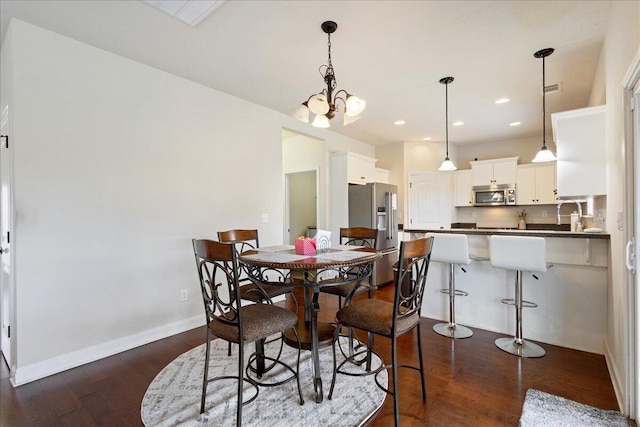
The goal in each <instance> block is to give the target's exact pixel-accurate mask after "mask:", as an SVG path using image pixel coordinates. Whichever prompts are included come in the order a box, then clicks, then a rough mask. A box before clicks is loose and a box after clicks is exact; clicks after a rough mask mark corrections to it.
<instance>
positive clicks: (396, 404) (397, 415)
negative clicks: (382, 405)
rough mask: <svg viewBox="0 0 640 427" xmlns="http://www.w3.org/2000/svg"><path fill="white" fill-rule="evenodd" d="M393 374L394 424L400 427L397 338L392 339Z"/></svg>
mask: <svg viewBox="0 0 640 427" xmlns="http://www.w3.org/2000/svg"><path fill="white" fill-rule="evenodd" d="M391 372H392V374H393V422H394V425H395V426H396V427H398V426H399V425H400V402H399V400H398V397H399V396H398V391H399V390H398V364H397V361H396V337H395V336H394V337H392V338H391Z"/></svg>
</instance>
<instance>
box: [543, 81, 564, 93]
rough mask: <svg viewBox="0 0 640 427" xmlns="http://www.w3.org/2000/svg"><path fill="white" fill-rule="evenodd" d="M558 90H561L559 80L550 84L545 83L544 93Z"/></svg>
mask: <svg viewBox="0 0 640 427" xmlns="http://www.w3.org/2000/svg"><path fill="white" fill-rule="evenodd" d="M560 91H562V84H561V83H560V82H558V83H554V84H551V85H547V86H545V87H544V93H546V94H550V93H556V92H560ZM541 92H542V91H541Z"/></svg>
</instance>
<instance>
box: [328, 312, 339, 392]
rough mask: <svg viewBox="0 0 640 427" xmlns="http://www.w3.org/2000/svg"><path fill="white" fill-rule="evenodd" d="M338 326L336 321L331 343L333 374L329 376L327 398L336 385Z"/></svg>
mask: <svg viewBox="0 0 640 427" xmlns="http://www.w3.org/2000/svg"><path fill="white" fill-rule="evenodd" d="M340 328H342V325H340V323H338V324H337V325H336V331H335V333H334V334H333V342H332V343H331V348H332V350H333V376H332V377H331V388H330V389H329V395H328V396H327V399H329V400H331V397H333V388H334V387H335V385H336V374H337V373H338V364H337V362H336V341H338V340H339V339H340Z"/></svg>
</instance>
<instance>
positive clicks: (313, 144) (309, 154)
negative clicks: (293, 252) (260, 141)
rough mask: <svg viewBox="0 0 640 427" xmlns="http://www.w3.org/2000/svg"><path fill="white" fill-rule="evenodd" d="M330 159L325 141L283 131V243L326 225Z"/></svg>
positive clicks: (312, 233)
mask: <svg viewBox="0 0 640 427" xmlns="http://www.w3.org/2000/svg"><path fill="white" fill-rule="evenodd" d="M327 159H328V154H327V151H326V148H325V142H324V140H322V139H318V138H314V137H312V136H309V135H304V134H301V133H299V132H295V131H292V130H289V129H283V130H282V173H283V185H284V197H285V199H284V201H285V206H284V224H283V238H282V242H283V243H285V244H287V243H289V244H293V241H294V240H295V239H296V238H298V237H300V236H306V235H308V234H311V235H312V236H315V230H314V229H313V228H315V227H317V228H319V229H325V228H326V203H325V200H326V198H327V197H326V191H327V190H326V188H327V183H326V182H327Z"/></svg>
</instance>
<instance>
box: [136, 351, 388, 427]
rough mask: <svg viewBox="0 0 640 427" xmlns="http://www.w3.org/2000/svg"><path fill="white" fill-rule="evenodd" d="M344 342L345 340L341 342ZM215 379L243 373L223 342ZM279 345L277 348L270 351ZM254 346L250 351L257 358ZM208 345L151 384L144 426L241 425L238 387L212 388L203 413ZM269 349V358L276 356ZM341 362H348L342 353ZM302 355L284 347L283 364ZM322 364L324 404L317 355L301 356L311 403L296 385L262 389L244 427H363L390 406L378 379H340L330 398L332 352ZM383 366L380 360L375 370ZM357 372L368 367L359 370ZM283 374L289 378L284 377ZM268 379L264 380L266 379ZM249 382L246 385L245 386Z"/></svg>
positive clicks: (214, 354) (245, 412)
mask: <svg viewBox="0 0 640 427" xmlns="http://www.w3.org/2000/svg"><path fill="white" fill-rule="evenodd" d="M341 339H343V340H344V338H341ZM211 344H212V345H211V362H210V366H209V377H210V378H212V377H215V376H220V375H236V374H237V354H238V352H237V346H234V347H233V353H232V355H231V356H230V357H229V356H227V343H226V341H222V340H220V339H217V340H214V341H212V343H211ZM273 345H276V344H275V343H272V344H268V346H273ZM253 349H254V347H253V344H247V345H246V346H245V360H246V359H247V358H248V355H247V353H251V352H252V351H253ZM204 352H205V345H204V344H203V345H201V346H199V347H196V348H194V349H192V350H189V351H188V352H186V353H184V354H182V355H180V356H179V357H178V358H176V359H175V360H174V361H173V362H171V363H170V364H169V365H167V366H166V367H165V368H164V369H163V370H162V371H161V372H160V373H159V374H158V375H157V376H156V378H154V380H153V381H152V382H151V384H150V385H149V388H148V389H147V392H146V393H145V395H144V398H143V399H142V409H141V415H142V422H143V423H144V425H145V426H147V427H159V426H161V427H163V426H197V427H204V426H216V427H218V426H235V419H236V408H237V407H236V402H237V382H236V381H235V380H221V381H214V382H211V383H209V386H208V387H207V403H206V407H205V409H206V411H205V413H204V414H200V397H201V393H202V373H203V369H204ZM272 352H273V348H267V349H266V354H273V353H272ZM336 354H337V358H338V363H340V361H342V360H344V357H343V356H342V354H341V352H340V350H339V349H337V348H336ZM296 356H297V350H294V349H292V348H290V347H288V346H286V345H285V346H284V350H283V355H282V359H283V360H284V361H285V362H286V363H288V364H290V365H291V366H294V367H295V358H296ZM320 364H321V371H322V379H323V388H324V395H325V398H324V401H323V402H322V403H319V404H318V403H315V400H314V396H315V395H314V393H313V374H312V372H313V365H312V360H311V353H310V352H309V351H304V350H303V351H302V353H301V355H300V386H301V387H302V395H303V397H304V400H305V403H304V405H302V406H300V404H299V401H298V390H297V386H296V382H295V380H293V381H290V382H288V383H286V384H284V385H281V386H278V387H261V388H260V392H259V394H258V398H257V399H256V400H254V401H253V402H251V403H249V404H247V405H245V406H244V407H243V408H242V425H243V426H260V427H266V426H293V425H296V426H332V427H333V426H349V427H352V426H359V425H361V424H363V423H364V422H365V421H366V420H367V419H369V418H370V417H371V416H372V415H373V414H374V413H375V412H376V411H377V410H378V409H379V408H380V407H381V406H382V404H383V403H384V399H385V397H386V393H385V392H384V391H382V390H380V388H378V387H377V386H376V384H375V381H374V378H373V376H365V377H352V376H346V375H338V377H337V379H336V388H335V391H334V393H333V399H332V400H328V399H327V397H326V396H327V394H328V393H329V388H330V386H331V372H332V368H333V362H332V355H331V347H328V348H325V349H322V350H321V352H320ZM379 364H380V359H378V358H377V357H376V356H375V355H374V362H373V365H372V366H373V367H377V366H379ZM350 369H351V370H362V369H363V368H361V367H358V366H355V365H353V367H352V368H350ZM282 375H286V374H285V373H284V372H282ZM266 378H267V377H266V375H265V377H264V378H263V380H264V379H266ZM379 378H380V382H381V383H382V384H383V385H386V384H387V373H386V371H383V372H381V373H380V376H379ZM245 383H246V382H245ZM253 393H254V389H253V387H252V386H250V385H248V384H247V386H246V387H245V392H244V399H245V400H247V399H248V398H249V397H250V396H252V395H253Z"/></svg>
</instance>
